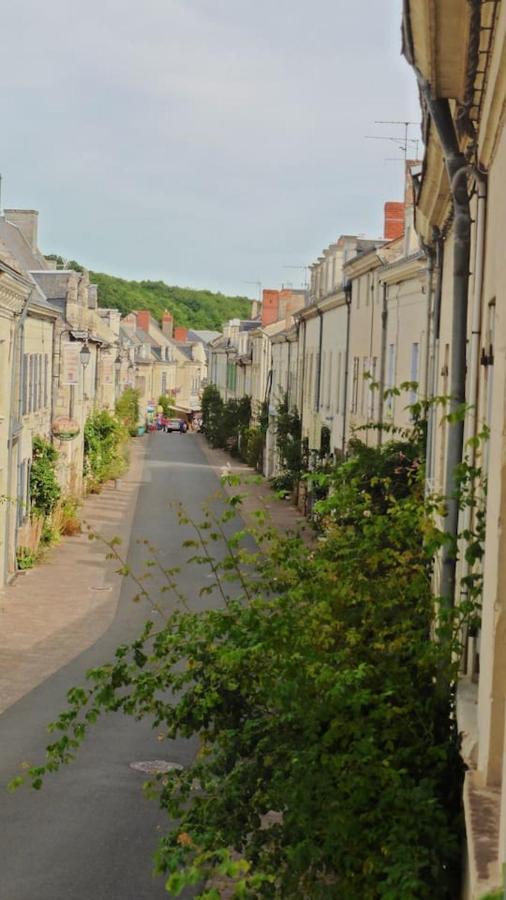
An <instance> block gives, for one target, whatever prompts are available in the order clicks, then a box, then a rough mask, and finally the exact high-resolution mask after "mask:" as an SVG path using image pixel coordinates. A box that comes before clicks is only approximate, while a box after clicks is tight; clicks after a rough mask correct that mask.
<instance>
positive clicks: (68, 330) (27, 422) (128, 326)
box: [0, 209, 216, 586]
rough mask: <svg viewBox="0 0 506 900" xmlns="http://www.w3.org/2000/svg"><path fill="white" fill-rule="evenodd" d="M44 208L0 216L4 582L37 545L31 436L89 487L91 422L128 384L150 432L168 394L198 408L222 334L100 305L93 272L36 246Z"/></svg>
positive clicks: (64, 482) (67, 489)
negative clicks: (59, 263) (87, 433)
mask: <svg viewBox="0 0 506 900" xmlns="http://www.w3.org/2000/svg"><path fill="white" fill-rule="evenodd" d="M37 232H38V213H37V212H36V211H35V210H27V209H8V210H5V211H4V214H3V215H2V216H0V586H2V585H3V584H5V583H6V582H7V581H9V580H10V579H11V578H12V577H13V575H15V573H16V569H17V555H18V550H19V548H20V547H29V546H30V544H31V542H32V538H33V535H32V534H31V531H32V529H33V527H34V522H33V521H32V518H31V516H30V468H31V463H32V447H33V439H34V437H36V436H40V437H42V438H45V439H46V440H50V441H52V443H53V444H54V446H55V447H56V449H57V450H58V478H59V481H60V485H61V488H62V493H63V494H64V495H67V496H72V497H80V496H81V495H82V493H83V491H84V488H85V485H84V483H83V468H84V465H83V464H84V458H83V457H84V437H83V434H84V425H85V422H86V420H87V418H88V417H89V416H90V415H91V413H92V412H93V411H94V410H97V409H98V410H100V409H108V410H111V411H113V410H114V407H115V403H116V401H117V400H118V398H119V397H120V396H121V394H122V393H123V392H124V391H125V389H126V388H129V387H130V388H135V389H136V390H137V391H138V395H139V408H140V420H139V427H140V429H141V430H142V428H143V427H144V424H145V421H146V419H147V417H148V416H150V415H151V414H152V412H153V411H156V406H157V404H158V400H159V398H160V396H161V395H166V396H168V397H170V398H171V405H172V406H173V408H174V410H175V415H180V416H182V417H187V418H188V417H191V416H192V415H193V414H194V413H195V412H197V411H198V410H199V409H200V397H201V388H202V385H203V384H204V383H205V380H206V377H207V351H206V346H207V343H208V341H209V340H210V339H212V338H213V337H214V336H215V334H216V333H215V332H192V331H189V330H188V329H186V328H182V327H180V326H179V327H178V326H177V325H176V326H175V325H174V322H173V318H172V315H171V314H170V312H166V313H165V314H164V316H163V318H162V322H161V323H158V322H157V321H155V319H154V318H153V316H152V315H151V314H150V312H148V311H146V310H142V309H140V310H138V311H136V312H132V313H130V314H129V315H126V316H124V317H122V316H121V314H120V312H119V310H117V309H102V308H100V307H99V306H98V298H97V288H96V286H95V285H93V284H90V279H89V275H88V273H87V272H86V271H75V270H74V269H68V270H65V269H56V268H55V262H54V260H53V259H51V258H46V257H45V256H44V255H43V254H42V253H41V251H40V250H39V247H38V237H37Z"/></svg>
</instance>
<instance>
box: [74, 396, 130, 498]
mask: <svg viewBox="0 0 506 900" xmlns="http://www.w3.org/2000/svg"><path fill="white" fill-rule="evenodd" d="M125 439H126V432H125V428H124V426H123V425H122V424H121V423H120V422H119V421H118V419H116V418H115V417H114V416H113V415H112V414H111V413H110V412H109V411H108V410H107V409H102V410H95V411H94V412H93V413H92V414H91V416H90V417H89V418H88V419H87V421H86V424H85V426H84V474H85V477H86V480H87V484H88V489H89V490H90V491H91V492H94V491H98V490H99V489H100V485H102V484H103V483H104V482H105V481H109V480H110V479H111V478H118V477H119V476H120V475H122V474H123V472H124V471H125V468H126V463H125V457H124V455H123V453H122V446H123V444H124V442H125Z"/></svg>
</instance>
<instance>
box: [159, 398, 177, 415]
mask: <svg viewBox="0 0 506 900" xmlns="http://www.w3.org/2000/svg"><path fill="white" fill-rule="evenodd" d="M174 403H175V400H174V397H173V396H171V395H167V394H160V396H159V398H158V406H161V407H162V409H163V414H164V416H166V417H167V419H171V418H172V417H173V416H174V413H175V410H174Z"/></svg>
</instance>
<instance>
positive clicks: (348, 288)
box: [341, 281, 351, 456]
mask: <svg viewBox="0 0 506 900" xmlns="http://www.w3.org/2000/svg"><path fill="white" fill-rule="evenodd" d="M344 297H345V300H346V352H345V356H344V397H343V437H342V441H341V451H342V454H343V456H344V453H345V451H346V425H347V413H348V378H349V371H350V326H351V281H346V282H345V284H344Z"/></svg>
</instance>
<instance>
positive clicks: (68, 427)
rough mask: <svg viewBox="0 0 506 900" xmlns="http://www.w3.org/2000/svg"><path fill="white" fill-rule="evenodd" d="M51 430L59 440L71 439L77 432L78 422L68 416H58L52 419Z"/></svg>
mask: <svg viewBox="0 0 506 900" xmlns="http://www.w3.org/2000/svg"><path fill="white" fill-rule="evenodd" d="M51 430H52V432H53V435H54V436H55V438H58V440H59V441H72V440H73V439H74V438H75V437H77V435H78V434H79V430H80V429H79V423H78V422H76V420H75V419H71V418H70V417H69V416H59V417H58V418H57V419H55V420H54V422H53V424H52V426H51Z"/></svg>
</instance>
